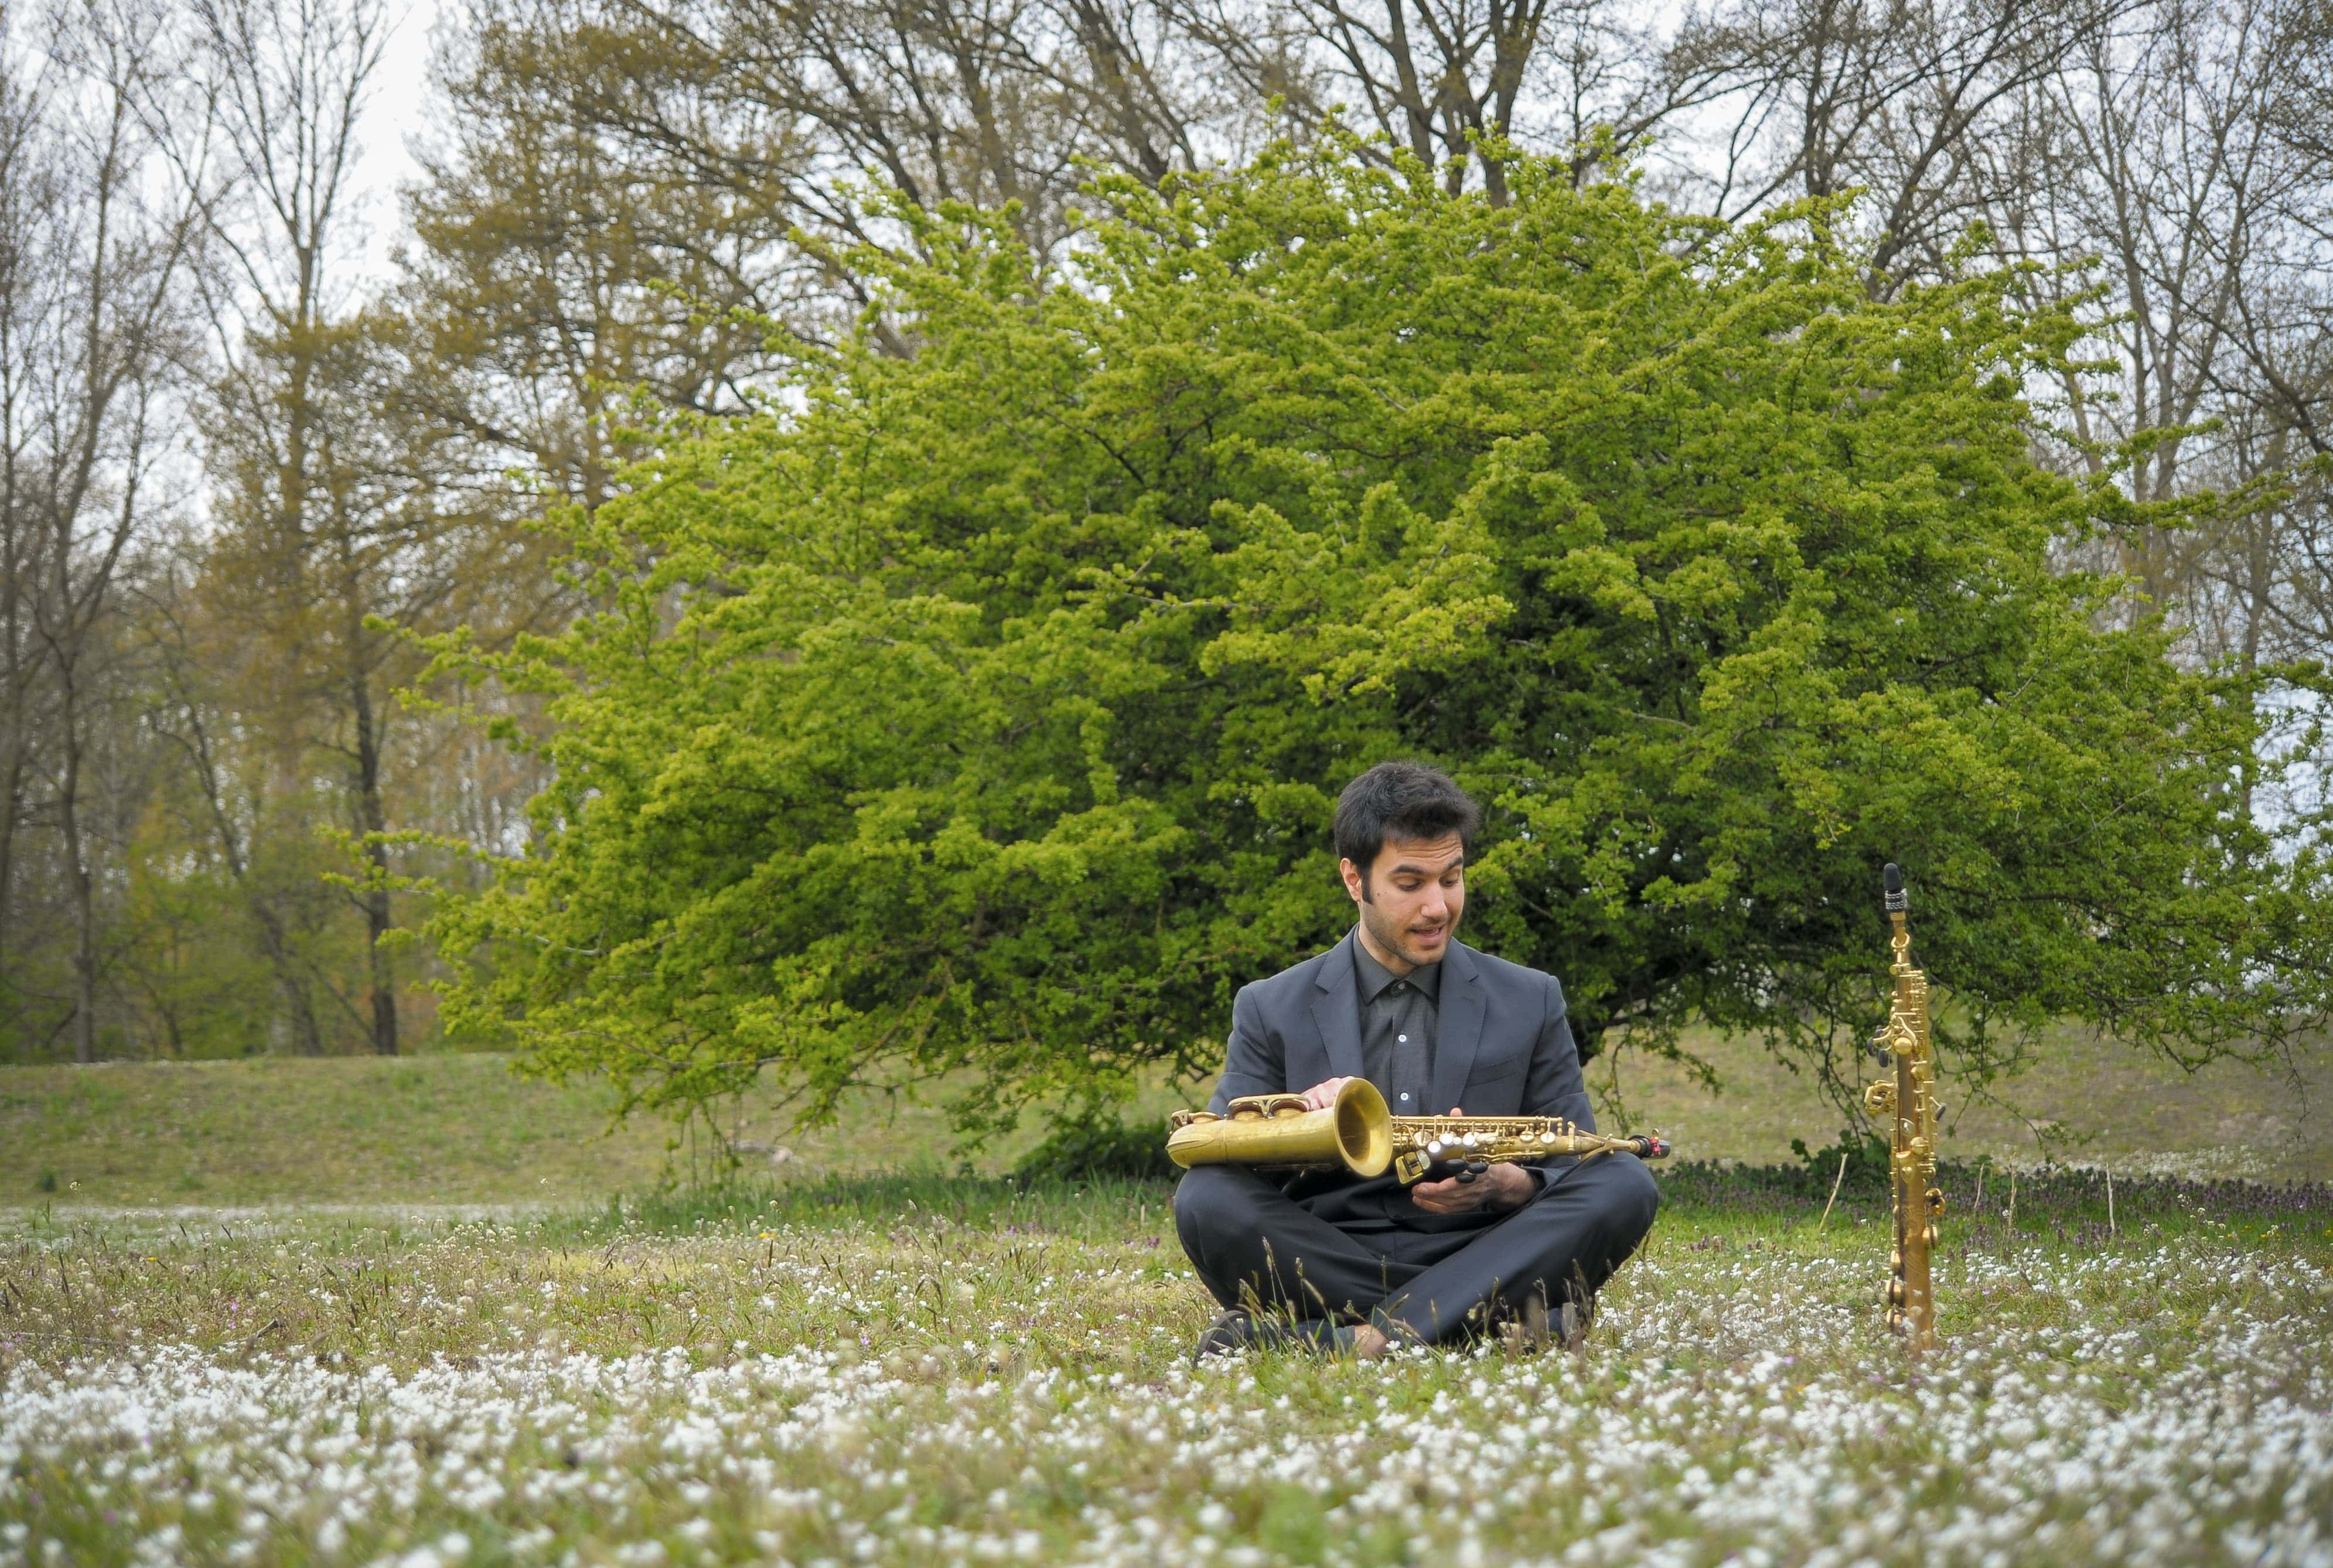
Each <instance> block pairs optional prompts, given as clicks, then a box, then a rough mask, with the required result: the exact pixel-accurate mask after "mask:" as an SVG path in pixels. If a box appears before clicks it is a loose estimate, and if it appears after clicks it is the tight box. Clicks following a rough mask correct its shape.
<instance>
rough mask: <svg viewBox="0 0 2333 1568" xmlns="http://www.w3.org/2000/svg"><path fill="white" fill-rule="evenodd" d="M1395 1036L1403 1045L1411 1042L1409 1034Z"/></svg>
mask: <svg viewBox="0 0 2333 1568" xmlns="http://www.w3.org/2000/svg"><path fill="white" fill-rule="evenodd" d="M1394 1038H1395V1039H1397V1040H1398V1041H1399V1042H1401V1043H1402V1044H1403V1045H1405V1046H1406V1045H1407V1044H1409V1037H1408V1036H1407V1035H1396V1036H1395V1037H1394Z"/></svg>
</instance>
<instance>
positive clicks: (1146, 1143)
mask: <svg viewBox="0 0 2333 1568" xmlns="http://www.w3.org/2000/svg"><path fill="white" fill-rule="evenodd" d="M1013 1174H1014V1175H1016V1176H1019V1177H1021V1178H1022V1179H1023V1180H1024V1181H1095V1180H1097V1179H1111V1178H1114V1179H1117V1180H1119V1181H1173V1180H1174V1179H1175V1178H1176V1176H1177V1175H1179V1174H1180V1172H1179V1171H1176V1168H1175V1162H1173V1161H1171V1160H1169V1159H1167V1158H1166V1140H1165V1138H1164V1137H1163V1136H1161V1133H1160V1129H1159V1128H1158V1127H1157V1126H1156V1125H1153V1124H1147V1123H1138V1124H1136V1125H1134V1126H1128V1125H1127V1123H1123V1122H1116V1121H1109V1122H1105V1121H1085V1122H1067V1123H1063V1124H1062V1125H1061V1126H1059V1127H1057V1128H1055V1129H1054V1130H1053V1133H1052V1135H1051V1136H1050V1137H1048V1138H1047V1139H1046V1140H1045V1141H1044V1142H1043V1143H1040V1144H1038V1145H1037V1147H1035V1148H1034V1149H1032V1150H1031V1151H1029V1152H1028V1154H1027V1155H1026V1156H1025V1157H1024V1158H1023V1159H1022V1162H1021V1163H1020V1164H1019V1165H1017V1166H1015V1167H1014V1168H1013Z"/></svg>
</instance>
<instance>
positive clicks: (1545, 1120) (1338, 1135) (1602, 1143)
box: [1166, 1078, 1669, 1186]
mask: <svg viewBox="0 0 2333 1568" xmlns="http://www.w3.org/2000/svg"><path fill="white" fill-rule="evenodd" d="M1166 1124H1167V1127H1168V1129H1169V1131H1168V1133H1167V1135H1166V1157H1167V1158H1168V1159H1170V1160H1172V1161H1174V1162H1175V1163H1176V1164H1177V1165H1180V1166H1181V1167H1183V1169H1185V1170H1186V1171H1187V1170H1189V1169H1190V1168H1191V1167H1192V1166H1194V1165H1258V1166H1272V1167H1276V1168H1278V1169H1281V1170H1286V1171H1334V1170H1338V1169H1339V1168H1342V1169H1344V1170H1346V1171H1350V1172H1352V1173H1353V1174H1354V1175H1356V1176H1364V1177H1366V1176H1378V1175H1381V1174H1383V1173H1384V1171H1385V1169H1386V1167H1387V1165H1391V1166H1392V1167H1393V1171H1394V1175H1395V1177H1396V1178H1397V1180H1399V1181H1401V1183H1402V1184H1403V1185H1404V1186H1408V1185H1410V1184H1412V1183H1414V1182H1416V1181H1420V1180H1422V1179H1423V1178H1424V1177H1425V1176H1426V1174H1427V1173H1428V1172H1429V1171H1434V1170H1436V1169H1437V1168H1438V1169H1441V1170H1443V1171H1447V1172H1449V1173H1451V1174H1455V1176H1456V1177H1457V1178H1458V1180H1460V1181H1473V1180H1474V1178H1475V1176H1477V1175H1478V1174H1480V1173H1481V1172H1482V1171H1485V1170H1487V1169H1489V1167H1491V1166H1492V1165H1493V1164H1499V1163H1503V1162H1507V1161H1512V1160H1541V1159H1546V1158H1549V1157H1551V1156H1553V1155H1557V1154H1577V1155H1579V1157H1580V1158H1582V1159H1593V1158H1595V1157H1596V1156H1597V1155H1599V1154H1613V1153H1622V1152H1625V1153H1629V1154H1634V1155H1637V1157H1638V1158H1640V1159H1645V1160H1658V1159H1661V1158H1663V1157H1665V1156H1666V1154H1667V1153H1668V1152H1669V1146H1668V1143H1666V1141H1665V1140H1663V1139H1660V1138H1656V1137H1636V1138H1616V1137H1608V1136H1606V1135H1605V1134H1604V1133H1589V1132H1583V1131H1581V1130H1580V1129H1579V1127H1577V1126H1575V1125H1574V1124H1572V1123H1570V1122H1567V1121H1565V1120H1564V1119H1563V1118H1562V1117H1560V1116H1395V1115H1389V1114H1387V1111H1386V1103H1385V1096H1384V1095H1381V1094H1379V1093H1378V1090H1377V1086H1376V1085H1373V1084H1371V1083H1370V1082H1369V1081H1368V1079H1367V1078H1349V1079H1348V1080H1346V1082H1345V1085H1344V1086H1343V1087H1342V1088H1340V1089H1339V1090H1338V1091H1337V1098H1336V1102H1335V1103H1334V1104H1331V1105H1330V1107H1329V1108H1328V1109H1327V1110H1325V1111H1308V1110H1306V1109H1305V1108H1304V1100H1303V1096H1301V1095H1241V1096H1240V1097H1239V1098H1238V1099H1236V1100H1234V1101H1232V1102H1231V1104H1229V1105H1227V1106H1226V1107H1225V1108H1224V1114H1223V1115H1220V1116H1219V1115H1217V1114H1215V1113H1214V1112H1213V1111H1177V1112H1176V1113H1175V1114H1173V1115H1172V1116H1170V1117H1168V1118H1167V1123H1166Z"/></svg>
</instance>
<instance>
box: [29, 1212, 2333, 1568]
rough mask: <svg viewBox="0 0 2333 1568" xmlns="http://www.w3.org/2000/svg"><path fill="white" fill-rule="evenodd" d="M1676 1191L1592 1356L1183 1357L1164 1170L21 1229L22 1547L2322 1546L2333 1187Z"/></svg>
mask: <svg viewBox="0 0 2333 1568" xmlns="http://www.w3.org/2000/svg"><path fill="white" fill-rule="evenodd" d="M1970 1174H1971V1173H1970V1172H1967V1171H1960V1172H1959V1173H1957V1174H1955V1175H1953V1176H1950V1177H1948V1179H1947V1184H1948V1187H1950V1188H1951V1190H1952V1192H1953V1197H1954V1213H1953V1215H1952V1216H1951V1217H1950V1218H1949V1219H1947V1222H1946V1237H1945V1241H1944V1251H1943V1255H1942V1257H1941V1259H1940V1263H1939V1271H1938V1278H1939V1283H1940V1293H1941V1301H1942V1311H1941V1326H1942V1329H1943V1334H1944V1343H1943V1346H1942V1348H1941V1349H1940V1350H1939V1351H1938V1352H1937V1353H1935V1354H1933V1355H1931V1356H1929V1357H1927V1358H1925V1359H1924V1360H1921V1361H1917V1362H1915V1361H1912V1360H1910V1359H1908V1358H1907V1357H1906V1354H1905V1353H1904V1352H1903V1350H1902V1348H1901V1347H1900V1346H1899V1345H1898V1344H1897V1343H1895V1342H1894V1341H1893V1340H1892V1338H1891V1337H1890V1336H1889V1335H1888V1334H1887V1333H1886V1332H1885V1331H1884V1330H1883V1329H1882V1327H1881V1326H1880V1324H1879V1322H1878V1311H1877V1305H1876V1302H1877V1293H1878V1287H1879V1284H1880V1281H1881V1278H1882V1276H1883V1273H1884V1267H1885V1264H1884V1257H1885V1252H1886V1243H1885V1240H1884V1237H1885V1226H1884V1211H1883V1208H1882V1206H1881V1203H1880V1201H1879V1200H1878V1199H1877V1195H1876V1194H1874V1193H1872V1192H1870V1191H1868V1190H1857V1189H1855V1188H1854V1186H1853V1184H1850V1190H1849V1191H1848V1193H1847V1194H1846V1195H1845V1196H1844V1197H1843V1198H1842V1199H1841V1200H1840V1203H1839V1208H1838V1209H1837V1210H1836V1211H1835V1212H1833V1213H1832V1214H1831V1215H1830V1217H1829V1220H1828V1222H1827V1223H1826V1222H1825V1221H1824V1220H1823V1219H1822V1217H1821V1216H1822V1196H1823V1194H1822V1191H1821V1189H1820V1186H1819V1183H1811V1182H1809V1181H1804V1180H1802V1179H1798V1178H1793V1179H1791V1180H1788V1181H1784V1180H1781V1179H1776V1178H1766V1177H1754V1176H1753V1175H1752V1174H1751V1173H1747V1172H1734V1173H1731V1174H1729V1173H1726V1172H1723V1171H1714V1170H1712V1169H1710V1168H1708V1167H1699V1168H1695V1169H1694V1170H1692V1171H1680V1172H1678V1173H1677V1174H1676V1175H1675V1176H1673V1177H1672V1178H1671V1181H1670V1182H1669V1191H1670V1199H1669V1201H1668V1204H1667V1208H1666V1212H1665V1213H1664V1215H1663V1217H1662V1219H1661V1220H1660V1222H1659V1224H1658V1225H1657V1226H1656V1229H1655V1231H1654V1234H1653V1238H1652V1239H1651V1241H1650V1242H1649V1244H1648V1245H1647V1248H1646V1249H1645V1251H1644V1252H1643V1253H1642V1254H1641V1255H1640V1256H1639V1257H1637V1259H1636V1260H1634V1261H1632V1262H1631V1263H1630V1264H1629V1265H1628V1266H1627V1267H1626V1268H1625V1269H1624V1270H1623V1271H1622V1273H1621V1274H1620V1276H1618V1278H1617V1279H1616V1281H1615V1282H1614V1284H1613V1285H1612V1286H1611V1287H1610V1288H1609V1289H1608V1291H1607V1293H1606V1297H1605V1302H1604V1305H1603V1310H1602V1311H1601V1313H1600V1315H1599V1319H1598V1322H1597V1324H1596V1325H1595V1327H1594V1329H1593V1331H1592V1333H1591V1334H1590V1336H1589V1343H1588V1346H1587V1348H1586V1350H1585V1352H1584V1353H1582V1354H1581V1355H1579V1356H1578V1357H1571V1356H1566V1355H1564V1354H1562V1353H1550V1354H1529V1353H1522V1354H1518V1353H1511V1352H1508V1351H1505V1350H1503V1349H1502V1348H1500V1347H1498V1346H1495V1345H1486V1346H1484V1347H1483V1348H1482V1349H1481V1350H1480V1351H1478V1352H1475V1353H1464V1352H1460V1353H1432V1354H1426V1355H1419V1356H1413V1357H1402V1358H1395V1359H1390V1360H1388V1361H1386V1362H1378V1363H1374V1364H1371V1365H1368V1366H1361V1365H1354V1364H1350V1363H1344V1362H1325V1363H1324V1362H1313V1361H1309V1360H1303V1359H1298V1358H1292V1357H1290V1356H1287V1355H1283V1354H1277V1353H1268V1354H1262V1355H1256V1356H1253V1357H1249V1358H1246V1359H1243V1360H1241V1361H1238V1362H1232V1363H1229V1364H1218V1365H1214V1366H1210V1367H1206V1368H1202V1369H1197V1370H1194V1369H1192V1368H1189V1367H1188V1366H1186V1364H1185V1362H1184V1359H1183V1358H1184V1351H1185V1347H1186V1345H1187V1344H1188V1343H1189V1342H1190V1340H1191V1337H1192V1335H1193V1334H1194V1333H1195V1330H1196V1329H1197V1328H1198V1327H1199V1326H1200V1325H1201V1324H1203V1323H1204V1322H1205V1320H1206V1317H1207V1315H1208V1314H1209V1312H1210V1310H1211V1308H1210V1306H1209V1305H1208V1304H1207V1302H1206V1300H1205V1297H1204V1296H1203V1294H1202V1293H1201V1292H1200V1290H1199V1289H1198V1287H1197V1286H1196V1285H1195V1282H1194V1281H1193V1280H1192V1278H1191V1276H1190V1275H1189V1272H1188V1270H1187V1268H1186V1266H1185V1264H1184V1261H1183V1259H1182V1257H1181V1256H1180V1253H1179V1251H1178V1250H1177V1249H1176V1245H1175V1242H1174V1239H1173V1236H1172V1231H1171V1229H1170V1225H1169V1221H1168V1218H1167V1209H1166V1200H1167V1190H1166V1188H1164V1187H1163V1186H1151V1185H1147V1184H1135V1185H1124V1184H1099V1185H1091V1186H1088V1187H1085V1188H1083V1189H1069V1188H1061V1187H1033V1188H1028V1187H1022V1186H1017V1185H1015V1184H1013V1183H1010V1182H1006V1181H999V1180H995V1179H984V1178H977V1177H950V1176H936V1175H935V1176H925V1177H914V1178H907V1177H892V1178H883V1177H876V1178H862V1179H842V1178H833V1179H825V1180H813V1181H791V1182H787V1183H784V1184H782V1185H776V1186H768V1185H763V1186H759V1187H755V1188H752V1189H733V1190H727V1191H722V1192H706V1193H699V1194H696V1195H694V1196H691V1195H688V1194H686V1193H680V1194H674V1195H671V1196H667V1197H666V1198H662V1199H657V1200H648V1201H645V1202H640V1203H627V1204H624V1205H621V1206H610V1207H604V1208H600V1209H572V1210H568V1211H564V1212H561V1213H554V1214H550V1215H538V1216H533V1217H514V1218H504V1219H464V1220H459V1221H455V1220H448V1219H446V1218H444V1217H443V1216H442V1215H441V1216H434V1217H433V1216H430V1215H427V1214H416V1213H413V1212H410V1211H408V1212H402V1213H400V1212H398V1211H396V1210H380V1211H362V1210H349V1209H343V1210H333V1211H322V1212H320V1211H316V1210H299V1209H283V1210H279V1211H275V1212H272V1213H267V1214H262V1215H258V1216H254V1215H251V1214H249V1213H248V1212H236V1213H233V1214H230V1213H226V1212H224V1211H203V1210H192V1211H186V1212H179V1213H169V1214H161V1213H148V1214H135V1213H133V1214H116V1215H114V1216H111V1217H103V1218H92V1217H90V1216H87V1215H83V1216H80V1217H74V1216H72V1215H71V1214H69V1213H67V1212H65V1211H62V1210H61V1211H57V1212H54V1213H43V1212H34V1213H30V1214H23V1213H20V1214H19V1215H18V1216H17V1217H16V1218H15V1219H13V1220H6V1221H0V1564H5V1565H6V1568H17V1565H20V1564H22V1565H24V1568H30V1565H32V1564H35V1563H38V1564H43V1568H45V1565H47V1564H51V1563H73V1564H82V1563H90V1564H106V1563H125V1564H126V1563H165V1562H203V1563H211V1562H217V1563H255V1564H294V1563H344V1562H345V1563H388V1564H393V1565H395V1568H432V1565H435V1568H447V1565H450V1564H452V1563H480V1564H504V1563H508V1564H563V1563H575V1564H579V1565H581V1564H642V1563H685V1564H712V1563H733V1562H751V1563H792V1564H800V1565H803V1568H821V1565H833V1568H840V1564H845V1563H877V1564H887V1565H888V1564H897V1565H898V1568H958V1565H961V1568H979V1565H981V1564H986V1563H1064V1564H1080V1565H1084V1564H1126V1565H1127V1568H1150V1565H1153V1564H1157V1563H1177V1564H1179V1563H1207V1564H1215V1563H1221V1564H1226V1565H1231V1568H1299V1565H1303V1564H1312V1563H1323V1564H1331V1565H1336V1568H1348V1565H1349V1568H1373V1565H1378V1564H1387V1565H1391V1564H1397V1563H1401V1564H1407V1563H1451V1564H1455V1565H1461V1568H1464V1565H1474V1564H1503V1563H1549V1562H1564V1563H1570V1562H1581V1563H1614V1564H1624V1563H1626V1564H1633V1563H1644V1564H1672V1565H1676V1568H1715V1565H1717V1564H1721V1563H1777V1564H1779V1563H1839V1564H1846V1563H1850V1562H1858V1561H1861V1562H1869V1563H1882V1564H1902V1565H1904V1568H1912V1565H1914V1564H1919V1565H1921V1568H1934V1565H1937V1564H1965V1565H1966V1568H2043V1565H2049V1568H2057V1565H2059V1564H2065V1563H2101V1564H2103V1563H2117V1564H2121V1563H2142V1564H2144V1563H2157V1564H2172V1563H2291V1564H2316V1563H2322V1562H2323V1561H2325V1558H2326V1554H2327V1553H2328V1551H2333V1533H2328V1523H2333V1370H2329V1369H2328V1362H2327V1359H2326V1356H2325V1353H2324V1347H2325V1345H2326V1344H2327V1343H2333V1190H2328V1189H2324V1188H2318V1189H2313V1190H2308V1191H2306V1192H2293V1191H2286V1192H2283V1193H2281V1194H2268V1193H2265V1192H2264V1190H2259V1189H2242V1188H2234V1187H2225V1186H2223V1187H2220V1188H2208V1187H2202V1186H2195V1185H2193V1184H2189V1185H2184V1186H2183V1185H2181V1184H2177V1183H2173V1182H2169V1181H2161V1180H2156V1181H2146V1182H2136V1183H2134V1182H2128V1181H2126V1183H2125V1184H2124V1185H2123V1187H2122V1188H2121V1190H2120V1193H2119V1198H2120V1201H2119V1203H2118V1206H2117V1215H2116V1219H2115V1221H2114V1223H2113V1224H2112V1225H2111V1226H2109V1225H2108V1223H2107V1220H2106V1218H2105V1210H2104V1208H2103V1206H2102V1204H2101V1202H2100V1201H2099V1200H2100V1199H2101V1198H2102V1192H2101V1190H2100V1189H2099V1187H2098V1184H2097V1183H2091V1184H2089V1185H2087V1186H2086V1185H2084V1184H2083V1182H2082V1181H2080V1180H2078V1179H2076V1178H2071V1177H2065V1176H2058V1177H2028V1178H2027V1179H2026V1182H2025V1185H2024V1187H2023V1189H2022V1190H2021V1192H2020V1194H2019V1198H2018V1210H2017V1223H2016V1226H2015V1228H2014V1229H2011V1227H2010V1225H2009V1223H2008V1215H2007V1213H2006V1209H2007V1198H2008V1195H2007V1194H2006V1193H2005V1192H2003V1191H2002V1187H2001V1184H2000V1183H1999V1182H1997V1181H1996V1182H1994V1183H1993V1184H1992V1187H1991V1188H1990V1190H1989V1191H1988V1195H1987V1197H1986V1198H1985V1200H1983V1202H1982V1203H1980V1202H1978V1201H1977V1200H1975V1197H1974V1193H1973V1190H1972V1189H1971V1188H1970V1187H1969V1186H1968V1184H1967V1178H1968V1177H1969V1176H1970Z"/></svg>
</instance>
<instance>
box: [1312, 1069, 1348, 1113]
mask: <svg viewBox="0 0 2333 1568" xmlns="http://www.w3.org/2000/svg"><path fill="white" fill-rule="evenodd" d="M1352 1081H1353V1080H1352V1078H1351V1077H1350V1076H1346V1077H1342V1078H1323V1079H1321V1080H1320V1082H1319V1083H1317V1084H1315V1085H1312V1086H1311V1088H1309V1089H1307V1090H1305V1091H1304V1108H1305V1109H1306V1110H1308V1111H1325V1110H1327V1109H1328V1108H1329V1107H1330V1106H1331V1105H1333V1104H1336V1103H1337V1091H1338V1090H1339V1089H1341V1088H1343V1087H1344V1086H1345V1085H1347V1084H1349V1083H1351V1082H1352Z"/></svg>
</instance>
